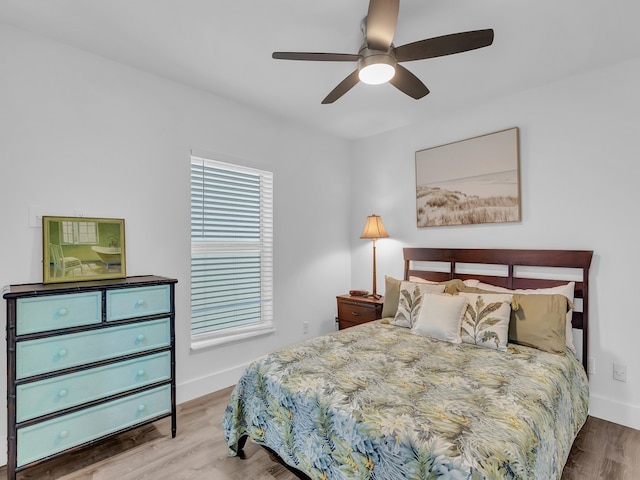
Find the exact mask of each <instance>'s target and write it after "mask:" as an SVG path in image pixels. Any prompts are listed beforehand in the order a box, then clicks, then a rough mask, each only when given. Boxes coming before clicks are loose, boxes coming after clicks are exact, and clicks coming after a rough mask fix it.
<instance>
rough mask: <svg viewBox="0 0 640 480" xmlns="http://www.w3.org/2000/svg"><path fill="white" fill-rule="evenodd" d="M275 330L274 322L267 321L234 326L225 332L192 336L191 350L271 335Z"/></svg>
mask: <svg viewBox="0 0 640 480" xmlns="http://www.w3.org/2000/svg"><path fill="white" fill-rule="evenodd" d="M275 331H276V329H275V328H274V326H273V322H267V323H262V324H260V325H252V326H250V327H242V328H234V329H229V330H225V331H223V332H215V333H211V334H204V335H201V336H198V337H196V338H193V337H192V338H191V350H192V351H197V350H204V349H206V348H210V347H215V346H217V345H224V344H227V343H233V342H238V341H240V340H246V339H248V338H253V337H258V336H261V335H269V334H271V333H275Z"/></svg>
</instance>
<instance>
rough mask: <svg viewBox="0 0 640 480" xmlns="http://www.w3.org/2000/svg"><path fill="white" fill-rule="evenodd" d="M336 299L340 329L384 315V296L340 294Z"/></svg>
mask: <svg viewBox="0 0 640 480" xmlns="http://www.w3.org/2000/svg"><path fill="white" fill-rule="evenodd" d="M336 299H337V300H338V326H339V328H340V330H343V329H345V328H349V327H355V326H356V325H360V324H362V323H367V322H371V321H373V320H378V319H379V318H380V317H381V316H382V305H383V299H382V297H355V296H351V295H338V296H337V297H336Z"/></svg>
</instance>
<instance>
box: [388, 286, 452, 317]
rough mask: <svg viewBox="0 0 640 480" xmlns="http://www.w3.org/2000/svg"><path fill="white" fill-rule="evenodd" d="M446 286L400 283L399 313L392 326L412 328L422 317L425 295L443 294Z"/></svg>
mask: <svg viewBox="0 0 640 480" xmlns="http://www.w3.org/2000/svg"><path fill="white" fill-rule="evenodd" d="M444 288H445V286H444V285H433V284H431V283H415V282H407V281H403V282H402V283H400V295H399V297H398V311H397V312H396V316H395V317H394V318H393V321H391V322H390V323H391V325H396V326H398V327H405V328H411V327H413V324H414V323H416V320H417V319H418V315H420V307H421V306H422V296H423V295H424V294H425V293H442V292H444Z"/></svg>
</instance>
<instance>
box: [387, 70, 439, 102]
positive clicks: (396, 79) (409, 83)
mask: <svg viewBox="0 0 640 480" xmlns="http://www.w3.org/2000/svg"><path fill="white" fill-rule="evenodd" d="M389 83H390V84H391V85H393V86H394V87H396V88H397V89H398V90H400V91H401V92H404V93H406V94H407V95H409V96H410V97H413V98H415V99H416V100H418V99H419V98H422V97H424V96H425V95H427V94H428V93H429V89H428V88H427V87H426V86H425V84H424V83H422V81H420V79H419V78H418V77H416V76H415V75H414V74H413V73H411V72H410V71H409V70H407V69H406V68H404V67H403V66H402V65H396V74H395V75H394V76H393V78H392V79H391V80H389Z"/></svg>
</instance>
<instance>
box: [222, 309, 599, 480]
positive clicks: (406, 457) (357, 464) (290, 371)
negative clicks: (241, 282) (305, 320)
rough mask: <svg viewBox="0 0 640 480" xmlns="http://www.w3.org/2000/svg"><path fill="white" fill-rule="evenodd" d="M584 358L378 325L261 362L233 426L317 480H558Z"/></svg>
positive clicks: (571, 434)
mask: <svg viewBox="0 0 640 480" xmlns="http://www.w3.org/2000/svg"><path fill="white" fill-rule="evenodd" d="M587 406H588V382H587V379H586V375H585V373H584V370H583V368H582V366H581V364H580V363H579V362H578V360H577V359H576V358H575V357H574V355H573V354H572V353H571V352H569V351H567V354H566V355H557V354H551V353H546V352H542V351H539V350H535V349H533V348H528V347H522V346H518V345H509V347H508V350H507V351H506V352H500V351H497V350H493V349H489V348H483V347H477V346H475V345H469V344H461V345H454V344H451V343H447V342H443V341H439V340H434V339H430V338H427V337H422V336H419V335H414V334H412V333H411V332H410V330H408V329H405V328H401V327H396V326H392V325H386V324H382V323H380V322H372V323H368V324H365V325H361V326H359V327H353V328H350V329H347V330H342V331H340V332H334V333H331V334H328V335H325V336H321V337H318V338H314V339H311V340H309V341H307V342H304V343H301V344H298V345H295V346H292V347H289V348H284V349H282V350H279V351H277V352H274V353H272V354H269V355H267V356H264V357H262V358H260V359H258V360H256V361H255V362H254V363H252V364H251V365H250V366H249V367H248V368H247V369H246V371H245V373H244V375H243V376H242V378H241V379H240V381H239V382H238V384H237V385H236V388H235V390H234V391H233V393H232V395H231V398H230V400H229V404H228V407H227V410H226V412H225V415H224V418H223V428H224V435H225V439H226V442H227V444H228V446H229V449H230V455H235V454H237V453H238V442H239V441H240V439H241V438H242V437H244V436H246V435H248V436H249V437H251V438H252V439H253V440H254V441H255V442H256V443H258V444H262V445H265V446H267V447H269V448H270V449H271V450H273V451H275V452H276V453H277V454H278V455H279V456H280V457H281V458H282V460H284V461H285V462H286V463H287V464H289V465H290V466H292V467H294V468H296V469H298V470H300V471H302V472H304V473H306V474H307V475H308V476H310V477H311V478H312V479H318V480H320V479H328V480H338V479H370V480H374V479H376V480H395V479H416V480H417V479H433V478H444V479H456V480H457V479H473V480H476V479H478V480H479V479H541V480H542V479H544V480H551V479H560V477H561V475H562V469H563V466H564V463H565V461H566V459H567V456H568V455H569V450H570V448H571V444H572V443H573V440H574V439H575V436H576V434H577V432H578V431H579V429H580V428H581V427H582V425H583V424H584V422H585V420H586V417H587Z"/></svg>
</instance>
